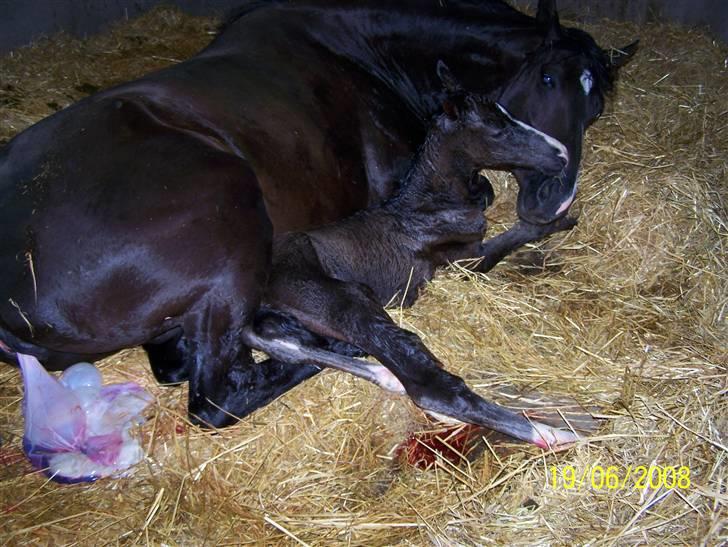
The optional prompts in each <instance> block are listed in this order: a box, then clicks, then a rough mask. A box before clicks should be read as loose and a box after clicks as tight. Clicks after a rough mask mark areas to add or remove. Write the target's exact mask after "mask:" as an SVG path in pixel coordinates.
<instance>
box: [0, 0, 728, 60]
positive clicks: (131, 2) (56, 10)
mask: <svg viewBox="0 0 728 547" xmlns="http://www.w3.org/2000/svg"><path fill="white" fill-rule="evenodd" d="M247 1H248V0H0V54H2V53H6V52H8V51H10V50H11V49H14V48H16V47H19V46H23V45H26V44H28V43H30V42H32V41H33V40H34V39H36V38H38V37H40V36H43V35H47V34H53V33H55V32H58V31H60V30H64V31H66V32H69V33H71V34H74V35H77V36H85V35H87V34H91V33H94V32H98V31H99V30H103V29H104V27H105V26H107V25H108V24H109V23H111V22H113V21H115V20H118V19H123V18H132V17H136V16H137V15H139V14H140V13H143V12H144V11H146V10H148V9H149V8H151V7H153V6H157V5H163V4H166V5H170V4H172V5H176V6H178V7H180V8H182V9H183V10H185V11H187V12H189V13H192V14H195V15H212V14H221V13H224V12H226V11H227V10H229V9H230V8H232V7H235V6H239V5H242V4H245V3H246V2H247ZM392 1H393V2H396V1H397V0H392ZM513 3H514V4H516V5H517V6H519V7H524V6H534V5H535V4H536V0H515V1H514V2H513ZM557 4H558V7H559V11H560V13H561V15H562V17H563V18H569V19H573V20H576V21H590V20H594V19H599V18H602V17H609V18H610V19H616V20H629V21H635V22H638V23H641V22H645V21H671V22H676V23H680V24H683V25H685V26H700V27H707V28H709V29H710V31H711V32H712V34H713V35H714V36H716V37H719V38H721V39H722V40H723V41H726V42H728V0H559V1H558V2H557Z"/></svg>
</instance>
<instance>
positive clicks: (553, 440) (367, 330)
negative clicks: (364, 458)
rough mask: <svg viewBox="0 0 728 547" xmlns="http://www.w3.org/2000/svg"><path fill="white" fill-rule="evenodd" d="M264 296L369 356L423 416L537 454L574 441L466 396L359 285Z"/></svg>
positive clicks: (299, 280) (324, 282)
mask: <svg viewBox="0 0 728 547" xmlns="http://www.w3.org/2000/svg"><path fill="white" fill-rule="evenodd" d="M269 290H270V292H269V295H268V299H267V301H268V303H269V304H271V305H272V306H275V307H276V308H278V309H280V310H282V311H284V312H285V313H289V314H291V315H293V316H294V317H295V318H296V319H298V320H299V321H300V322H301V323H302V324H303V325H304V326H305V327H306V328H308V329H310V330H311V331H313V332H315V333H317V334H319V335H321V336H330V337H333V338H336V339H338V340H342V341H345V342H347V343H350V344H353V345H355V346H357V347H359V348H361V349H362V350H364V351H365V352H366V353H368V354H370V355H372V356H374V357H375V358H376V359H377V360H378V361H379V362H380V363H382V365H384V366H385V367H386V368H387V369H389V370H390V371H391V372H392V373H393V374H394V376H395V377H396V378H397V379H398V380H399V382H400V383H401V385H402V386H404V389H405V391H406V393H407V395H408V396H409V397H410V398H411V399H412V401H413V402H414V403H415V404H416V405H417V406H419V407H420V408H422V409H423V410H425V411H428V412H431V413H435V414H438V415H441V416H445V417H448V418H452V419H455V420H458V421H461V422H466V423H471V424H476V425H481V426H484V427H488V428H490V429H494V430H496V431H500V432H502V433H505V434H507V435H511V436H513V437H516V438H518V439H521V440H524V441H528V442H531V443H533V444H536V445H538V446H541V447H543V448H547V447H549V446H558V445H562V444H566V443H570V442H573V441H575V440H576V437H575V435H574V434H573V433H571V432H568V431H560V430H556V429H553V428H551V427H548V426H545V425H543V424H538V423H533V422H530V421H529V420H527V419H526V418H525V417H524V416H522V415H520V414H516V413H514V412H512V411H510V410H508V409H506V408H504V407H501V406H499V405H497V404H495V403H492V402H489V401H486V400H485V399H483V398H482V397H480V396H479V395H477V394H476V393H474V392H473V391H471V390H470V389H469V388H468V387H467V385H466V384H465V382H464V381H463V380H462V379H461V378H459V377H458V376H455V375H453V374H450V373H449V372H447V371H446V370H445V369H444V368H443V367H442V364H441V363H440V362H439V361H438V360H437V358H435V356H434V355H432V353H430V351H429V350H428V349H427V348H426V347H425V345H424V344H423V343H422V341H421V340H420V339H419V337H418V336H417V335H415V334H414V333H412V332H409V331H406V330H404V329H402V328H400V327H398V326H397V325H396V324H395V323H394V322H393V321H392V320H391V319H390V317H389V316H388V315H387V314H386V312H385V311H384V310H383V309H382V307H381V306H380V305H379V304H378V303H377V301H376V299H375V297H374V295H373V293H372V292H371V291H370V290H369V289H368V288H366V287H364V286H362V285H357V284H353V283H343V282H341V281H337V280H333V279H330V278H326V277H310V278H304V277H299V276H295V275H291V276H284V277H283V278H281V277H278V278H277V279H275V280H273V281H272V282H271V284H270V285H269ZM251 345H253V346H255V343H251ZM292 349H295V348H292Z"/></svg>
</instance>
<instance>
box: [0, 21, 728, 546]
mask: <svg viewBox="0 0 728 547" xmlns="http://www.w3.org/2000/svg"><path fill="white" fill-rule="evenodd" d="M214 24H215V21H213V20H211V19H204V18H192V17H188V16H185V15H182V14H180V13H179V12H176V11H173V10H156V11H153V12H151V13H150V14H148V15H147V16H145V17H143V18H141V19H138V20H134V21H129V22H124V23H123V24H121V25H120V26H118V27H117V28H115V29H114V30H112V31H111V32H109V33H106V34H104V35H102V36H98V37H93V38H91V39H89V40H87V41H79V40H76V39H72V38H70V37H68V36H63V35H60V36H55V37H53V38H51V39H48V40H42V41H39V42H38V43H37V44H35V45H34V46H32V47H29V48H24V49H21V50H18V51H16V52H15V53H14V54H13V55H10V56H6V57H5V58H2V59H0V143H4V142H7V140H9V139H10V138H11V137H12V136H13V135H14V134H15V133H17V132H18V131H21V130H22V129H24V128H25V127H27V126H28V125H30V124H31V123H33V122H36V121H37V120H39V119H41V118H43V117H44V116H46V115H49V114H51V113H52V112H53V111H55V110H57V109H59V108H62V107H64V106H66V105H68V104H70V103H71V102H73V101H75V100H77V99H79V98H81V97H82V96H84V95H86V94H88V93H90V92H93V91H94V90H96V89H98V88H103V87H106V86H109V85H112V84H115V83H118V82H121V81H124V80H127V79H130V78H132V77H134V76H137V75H140V74H142V73H144V72H147V71H149V70H151V69H154V68H157V67H161V66H164V65H167V64H169V63H170V62H174V61H176V60H181V59H183V58H185V57H187V56H189V55H191V54H193V53H194V52H195V51H196V50H198V49H199V48H200V47H201V46H203V45H204V44H205V43H206V42H207V41H208V40H209V39H210V37H211V33H212V31H213V29H214ZM586 30H588V31H590V32H592V33H593V34H594V36H595V37H596V38H597V40H598V41H599V42H600V43H601V44H624V43H627V42H629V41H631V40H632V39H633V38H634V37H636V36H639V37H640V38H641V40H642V42H641V49H640V52H639V53H638V55H637V57H636V58H635V59H634V60H633V62H632V63H631V64H630V65H628V66H627V67H626V68H625V69H624V70H623V72H622V74H621V79H620V82H619V84H618V86H617V93H616V96H615V98H614V100H613V101H612V102H611V103H610V105H609V106H608V109H607V111H606V112H605V115H604V116H603V117H602V119H601V120H600V121H599V122H598V123H597V124H596V125H595V126H594V127H593V128H592V129H591V130H590V131H589V133H588V135H587V139H586V142H585V147H584V152H585V154H584V159H583V173H582V176H581V187H580V191H579V195H578V201H577V204H576V206H575V208H574V210H575V211H576V210H578V212H579V214H580V223H579V225H578V227H577V228H576V229H575V230H573V231H572V232H570V233H568V234H561V235H558V236H557V237H554V238H552V239H551V240H549V241H548V242H546V243H544V244H543V245H541V246H538V247H533V248H530V249H527V250H526V251H524V252H523V253H520V254H519V255H517V256H516V257H514V258H513V259H512V260H511V261H510V262H508V263H506V264H502V265H500V266H498V267H497V268H496V269H494V270H493V271H492V272H491V273H489V274H488V275H472V274H469V273H467V272H466V271H464V270H462V269H460V268H458V267H457V266H454V267H452V268H450V269H449V270H447V271H445V272H443V273H441V274H440V275H438V277H437V278H436V279H435V280H434V281H433V282H432V283H431V284H430V285H429V287H428V288H427V290H426V292H425V294H424V296H423V297H422V299H421V300H420V301H419V302H418V303H417V304H416V305H415V306H414V308H412V309H410V310H404V311H401V310H399V309H398V308H397V306H396V305H395V306H394V308H393V309H392V310H391V313H392V315H393V316H394V317H395V319H396V320H398V321H400V322H401V323H402V324H403V325H404V326H406V327H407V328H409V329H412V330H415V331H416V332H418V333H419V334H421V336H422V337H423V338H424V340H425V342H426V343H427V344H428V346H429V347H430V348H431V349H432V350H433V351H434V352H435V353H436V354H437V355H438V356H440V357H441V358H442V359H443V360H444V362H445V363H446V364H447V366H448V368H449V369H450V370H452V371H454V372H456V373H458V374H461V375H462V376H464V377H465V378H466V380H467V381H468V382H469V383H470V385H472V386H474V387H475V389H476V390H478V391H479V392H481V393H483V394H485V395H488V394H489V393H491V392H493V391H494V390H496V389H497V388H498V387H500V386H515V387H517V388H528V389H537V390H539V391H540V392H541V393H546V394H548V395H550V396H554V397H564V396H569V397H572V398H573V399H576V400H577V401H578V402H579V403H580V404H582V405H584V406H585V407H589V408H596V409H598V411H597V412H598V414H599V416H600V417H601V418H602V420H603V421H602V426H601V428H600V430H599V431H598V432H597V433H596V434H595V435H594V436H592V437H591V438H590V439H589V440H588V441H585V442H583V443H581V444H579V445H578V446H577V447H575V448H573V449H571V450H568V451H566V452H562V453H559V454H547V453H543V452H541V451H540V450H538V449H534V448H531V447H526V446H524V445H516V444H515V443H514V444H513V446H512V447H511V450H507V451H504V450H503V449H502V448H500V449H499V448H497V447H492V446H489V447H487V449H486V450H485V452H484V454H483V455H482V456H480V457H479V458H478V459H476V460H475V461H474V462H472V463H469V464H462V465H460V466H454V465H451V464H449V463H447V462H445V461H439V462H438V463H437V464H436V465H435V466H434V467H433V468H432V469H430V470H428V471H422V470H417V469H413V468H411V467H407V466H401V465H399V466H398V465H396V462H394V461H393V454H394V448H395V446H396V445H397V444H398V443H399V442H400V441H402V440H403V439H404V438H405V437H406V436H407V434H409V433H411V432H412V431H414V430H416V429H417V428H421V427H422V424H423V421H422V417H421V415H420V414H419V412H418V411H417V409H415V408H414V407H413V406H412V405H411V404H410V403H408V402H406V401H404V400H402V399H400V398H397V397H394V396H389V395H386V394H383V393H381V392H380V391H378V390H377V389H376V388H375V387H373V386H371V385H368V384H366V383H365V382H362V381H359V380H357V379H353V378H350V377H348V376H346V375H343V374H339V373H331V372H329V373H324V374H321V375H320V376H319V377H318V378H316V379H314V380H312V381H310V382H308V383H306V384H305V385H303V386H301V387H299V388H297V389H296V390H294V391H293V392H292V393H290V394H288V395H287V396H285V397H283V398H282V399H280V400H279V401H276V402H275V403H273V404H271V405H270V406H269V407H267V408H265V409H263V410H261V411H259V412H257V413H255V414H254V415H253V416H251V417H249V418H247V419H246V420H244V421H243V422H242V423H241V424H239V425H238V426H236V427H233V428H230V429H226V430H224V431H220V432H219V433H217V434H212V433H209V432H203V431H200V430H198V429H195V428H191V427H188V426H187V425H186V423H185V419H184V414H185V404H186V402H185V393H184V391H185V390H184V389H176V388H165V389H163V388H160V387H158V386H157V385H156V384H155V382H154V380H153V378H152V376H151V374H150V372H149V371H148V366H147V363H146V360H145V357H144V354H143V352H142V351H141V350H138V349H132V350H127V351H124V352H121V353H120V354H118V355H116V356H113V357H111V358H109V359H107V360H106V361H105V362H104V363H103V364H102V365H103V371H104V373H105V374H106V375H107V376H108V379H109V380H120V379H136V380H138V381H140V382H141V383H142V384H143V385H145V386H146V387H147V388H148V389H149V390H150V391H151V392H152V393H153V394H154V395H155V396H156V397H157V404H156V406H154V407H153V408H152V409H151V411H150V413H149V421H148V422H147V424H145V425H144V426H143V427H142V428H141V434H142V435H143V439H144V442H145V447H146V452H147V454H148V456H147V458H146V460H145V461H144V462H143V463H142V464H140V465H139V466H138V467H137V468H136V469H135V470H134V472H133V474H132V476H130V477H128V478H123V479H118V480H104V481H100V482H98V483H96V484H92V485H85V486H71V487H68V486H66V487H64V486H57V485H55V484H53V483H48V482H47V481H46V480H45V479H44V478H43V477H42V476H41V475H39V474H38V473H32V469H30V468H29V466H28V464H27V463H26V462H25V460H24V458H23V457H22V453H21V451H20V438H21V436H22V417H21V411H20V401H21V395H22V390H21V382H20V378H19V375H18V372H17V371H16V370H15V369H13V368H12V367H7V366H6V367H0V437H2V440H1V443H2V444H1V445H0V463H1V465H0V514H1V515H2V516H1V517H0V542H1V543H4V544H17V543H25V542H34V543H41V544H43V543H53V544H56V543H59V544H66V543H74V542H78V543H80V544H101V543H117V542H118V543H130V544H134V543H150V544H167V545H176V544H203V543H205V544H248V543H266V544H274V543H275V544H277V543H284V544H285V543H287V544H296V543H297V542H300V543H301V544H303V543H306V544H310V545H317V544H318V545H321V544H333V543H337V544H338V543H346V544H352V545H393V544H403V545H412V544H415V545H416V544H435V545H453V544H465V545H468V544H482V545H485V544H491V543H495V544H501V543H509V544H533V543H540V544H560V543H590V544H594V545H602V544H609V545H612V544H617V545H622V544H624V545H632V544H638V543H639V544H660V543H663V544H664V543H667V544H701V543H702V544H704V545H716V544H719V543H721V542H725V541H726V537H727V534H728V530H727V529H726V519H727V516H728V515H727V512H728V510H727V505H728V493H726V485H727V484H728V470H727V466H726V460H727V459H728V450H727V449H726V445H728V401H727V398H726V389H727V388H728V382H727V381H726V378H727V374H726V367H727V366H728V351H727V350H728V348H727V347H726V345H727V344H726V342H727V341H728V336H727V334H728V333H727V332H726V311H727V310H726V307H727V306H728V291H727V287H728V275H727V272H726V243H727V241H728V240H727V239H726V235H727V232H728V228H727V226H726V219H727V218H728V216H727V215H726V205H727V203H728V202H727V200H728V179H727V173H726V170H727V167H726V158H727V157H728V99H726V97H728V78H727V76H728V69H726V63H727V62H728V61H727V60H726V59H727V58H728V47H726V45H725V44H721V43H716V42H713V41H711V39H710V38H708V37H706V36H705V35H703V34H701V33H699V32H696V31H686V30H679V29H676V28H672V27H668V26H657V25H650V26H645V27H642V28H637V27H635V26H632V25H629V24H616V23H613V22H603V23H601V24H599V25H595V26H592V27H587V29H586ZM491 178H492V180H493V181H494V183H495V186H496V187H497V188H496V190H497V193H498V195H499V197H498V200H497V202H496V204H495V205H494V207H492V208H491V209H490V210H489V211H488V213H487V215H488V217H489V220H490V222H491V230H492V231H493V232H495V231H498V230H500V229H503V227H504V226H505V225H506V224H507V223H509V222H511V221H512V220H513V212H512V211H513V198H514V196H515V189H514V186H515V183H514V181H513V180H512V179H510V178H509V177H508V176H506V175H502V174H497V173H491ZM640 465H644V466H649V465H660V466H676V467H679V466H685V467H687V468H689V469H690V486H689V487H687V488H672V489H667V488H664V487H661V488H650V487H648V488H645V489H640V488H637V487H636V484H635V481H634V478H633V477H632V476H630V477H629V478H627V475H628V474H631V473H632V470H634V469H635V468H636V467H637V466H640ZM552 466H557V467H558V469H559V470H562V469H563V470H568V469H570V468H569V467H568V466H572V467H573V469H574V471H575V472H576V474H577V475H579V476H580V475H581V474H582V473H584V472H586V473H587V480H586V481H585V484H584V485H583V486H581V487H579V486H578V485H577V486H575V487H574V488H572V489H567V488H566V487H565V485H564V483H563V482H562V481H561V480H559V482H558V483H557V484H556V485H555V486H554V484H553V483H552V474H551V473H552V471H551V468H552ZM598 466H601V468H603V469H604V470H605V471H606V469H607V468H608V467H609V466H616V469H617V473H618V475H619V478H620V479H626V480H624V486H623V487H622V486H621V485H620V487H618V488H608V487H607V486H606V485H605V486H603V487H602V488H594V487H592V486H590V485H589V482H590V480H589V475H588V474H589V473H591V471H593V470H595V469H598ZM630 467H631V469H632V470H630V469H629V468H630ZM658 482H659V481H658Z"/></svg>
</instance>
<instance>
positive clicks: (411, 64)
mask: <svg viewBox="0 0 728 547" xmlns="http://www.w3.org/2000/svg"><path fill="white" fill-rule="evenodd" d="M371 3H372V4H374V5H373V6H369V7H367V6H366V3H365V4H364V6H365V7H363V8H361V9H351V8H343V9H341V10H331V11H323V12H322V16H323V20H324V22H325V23H327V22H328V24H324V30H323V32H314V36H313V37H314V39H315V40H317V41H319V42H320V43H321V44H322V45H323V46H325V47H328V48H330V49H331V50H332V51H333V52H335V53H337V54H338V55H341V54H342V53H343V54H344V55H345V56H347V57H348V58H349V59H351V60H352V61H354V62H355V63H356V64H358V65H360V66H362V67H363V68H364V69H365V70H366V71H367V72H369V73H371V74H373V75H375V76H377V77H378V78H380V79H381V80H382V81H384V82H385V83H387V84H388V85H389V86H390V87H392V88H393V89H394V90H395V91H396V92H397V94H398V95H400V96H401V97H402V98H403V99H404V100H405V101H406V103H407V104H408V106H409V107H410V109H411V110H412V111H413V112H414V113H416V114H417V115H418V116H419V117H420V119H422V120H423V121H425V120H427V119H429V118H430V117H431V116H432V115H433V114H435V113H436V112H438V111H439V110H440V105H441V100H442V82H440V80H439V78H438V77H437V74H436V71H435V67H436V65H437V62H438V61H439V60H442V61H444V62H445V63H446V64H447V65H448V66H451V67H453V68H454V69H455V70H456V71H457V77H458V79H460V80H461V83H462V84H463V86H464V87H465V89H468V90H469V91H472V92H477V93H480V94H485V95H488V94H490V95H493V96H495V95H497V93H498V92H499V89H500V87H501V86H502V85H503V84H504V83H505V82H507V81H508V80H509V79H510V78H511V77H512V76H513V75H514V74H515V72H516V70H517V69H518V66H519V65H520V63H521V61H522V60H523V58H524V57H525V55H526V53H528V52H529V51H531V50H532V49H534V48H535V47H536V46H537V45H538V44H539V43H540V42H541V40H542V37H541V36H540V34H539V33H538V31H536V29H535V20H534V19H533V18H531V17H528V16H526V15H523V14H521V13H520V12H517V11H515V10H513V9H512V8H510V7H508V6H505V7H504V5H503V3H501V2H483V5H482V6H472V5H471V6H470V7H469V8H468V10H466V11H463V9H462V8H457V7H447V8H445V7H443V6H442V3H441V2H440V1H439V0H433V5H432V6H430V5H429V4H428V5H424V4H423V3H422V2H420V4H419V8H418V9H416V8H413V6H410V5H408V4H405V5H403V6H400V7H399V8H398V7H396V5H394V6H392V5H388V6H387V7H382V6H379V5H378V4H377V2H371ZM445 5H446V6H447V5H448V4H445ZM400 10H401V11H400ZM327 16H328V17H327ZM459 67H463V69H460V70H458V68H459Z"/></svg>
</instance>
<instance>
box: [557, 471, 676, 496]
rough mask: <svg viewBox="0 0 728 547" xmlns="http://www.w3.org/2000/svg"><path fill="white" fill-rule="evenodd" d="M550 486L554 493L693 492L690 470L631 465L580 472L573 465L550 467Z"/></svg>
mask: <svg viewBox="0 0 728 547" xmlns="http://www.w3.org/2000/svg"><path fill="white" fill-rule="evenodd" d="M549 474H550V477H549V478H550V482H551V486H552V487H553V488H554V489H558V488H563V489H564V490H582V489H586V488H591V489H593V490H622V489H624V488H633V489H635V490H645V489H647V488H650V489H653V490H654V489H657V488H666V489H668V490H673V489H675V488H678V489H680V490H687V489H688V488H690V468H689V467H687V466H685V465H682V466H675V465H637V466H632V465H629V466H627V467H618V466H616V465H610V466H608V467H604V466H601V465H592V466H591V467H584V468H583V469H577V468H576V467H574V466H573V465H562V466H556V465H551V466H549Z"/></svg>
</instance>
